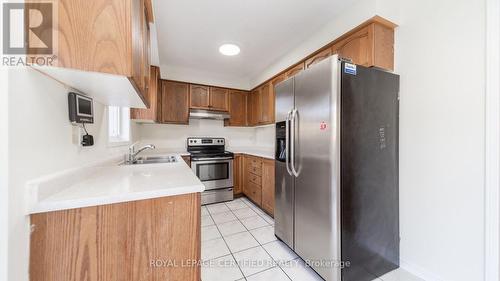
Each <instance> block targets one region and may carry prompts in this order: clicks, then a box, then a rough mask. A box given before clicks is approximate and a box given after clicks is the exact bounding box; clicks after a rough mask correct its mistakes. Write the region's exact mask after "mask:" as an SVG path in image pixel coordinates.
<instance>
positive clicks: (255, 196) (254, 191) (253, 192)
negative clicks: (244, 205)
mask: <svg viewBox="0 0 500 281" xmlns="http://www.w3.org/2000/svg"><path fill="white" fill-rule="evenodd" d="M246 191H247V194H246V196H248V197H250V199H252V201H254V202H255V203H256V204H257V205H259V206H260V204H261V203H262V188H261V187H260V186H259V185H256V184H254V183H253V182H250V181H248V182H247V186H246Z"/></svg>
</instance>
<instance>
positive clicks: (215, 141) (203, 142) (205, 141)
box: [187, 138, 226, 146]
mask: <svg viewBox="0 0 500 281" xmlns="http://www.w3.org/2000/svg"><path fill="white" fill-rule="evenodd" d="M225 144H226V141H225V139H223V138H188V139H187V145H188V146H211V145H225Z"/></svg>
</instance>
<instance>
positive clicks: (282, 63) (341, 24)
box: [250, 0, 377, 88]
mask: <svg viewBox="0 0 500 281" xmlns="http://www.w3.org/2000/svg"><path fill="white" fill-rule="evenodd" d="M376 3H377V2H376V1H373V0H358V1H357V2H356V3H355V4H354V5H353V6H351V7H350V8H348V9H346V10H344V11H342V13H341V14H339V15H335V16H332V21H331V22H329V23H328V24H326V25H325V26H324V27H323V28H321V29H320V30H318V32H316V33H314V34H311V37H309V38H307V40H304V41H303V43H302V44H300V45H298V46H297V47H295V48H294V49H293V50H291V51H290V52H288V53H287V54H286V55H285V56H283V57H282V58H281V59H279V60H278V61H276V62H275V63H274V64H272V65H270V66H269V67H268V68H267V69H264V70H263V71H261V72H260V73H259V75H257V76H256V77H250V78H251V79H250V85H251V86H252V88H253V87H255V86H257V85H259V84H260V83H262V82H264V81H266V80H267V79H269V78H271V77H272V76H274V75H276V74H277V73H279V72H280V71H282V70H284V69H286V68H288V67H290V66H292V65H294V64H295V63H297V62H299V61H300V60H302V59H304V58H305V57H307V56H308V55H310V54H311V53H313V52H314V51H317V50H318V49H320V48H321V47H323V46H325V45H326V44H328V43H330V42H332V41H333V40H334V39H335V38H338V37H340V36H341V35H342V34H344V33H346V32H347V31H349V30H351V29H353V28H354V27H356V26H358V25H360V24H361V23H363V22H364V21H366V20H368V19H370V18H371V17H373V16H374V15H375V11H376Z"/></svg>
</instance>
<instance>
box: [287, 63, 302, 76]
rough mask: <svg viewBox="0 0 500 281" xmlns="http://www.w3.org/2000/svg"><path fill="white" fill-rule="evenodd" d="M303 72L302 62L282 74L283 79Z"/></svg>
mask: <svg viewBox="0 0 500 281" xmlns="http://www.w3.org/2000/svg"><path fill="white" fill-rule="evenodd" d="M302 70H304V62H300V63H298V64H296V65H295V66H293V67H292V68H290V69H289V70H288V71H286V72H285V73H284V75H285V78H290V77H292V76H294V75H296V74H298V73H299V72H301V71H302Z"/></svg>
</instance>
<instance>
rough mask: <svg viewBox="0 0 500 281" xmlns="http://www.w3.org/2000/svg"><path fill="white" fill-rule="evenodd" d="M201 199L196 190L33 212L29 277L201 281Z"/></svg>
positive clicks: (35, 280)
mask: <svg viewBox="0 0 500 281" xmlns="http://www.w3.org/2000/svg"><path fill="white" fill-rule="evenodd" d="M200 203H201V202H200V193H191V194H185V195H177V196H169V197H163V198H156V199H148V200H140V201H132V202H125V203H117V204H109V205H102V206H94V207H86V208H78V209H71V210H63V211H55V212H47V213H40V214H33V215H31V217H30V218H31V225H32V229H33V231H32V233H31V244H30V268H29V272H30V280H32V281H69V280H75V281H76V280H87V281H109V280H125V281H138V280H141V281H149V280H168V281H177V280H189V281H199V280H200V278H201V277H200V267H199V266H198V264H197V261H199V260H200V258H201V253H200V249H201V243H200V240H201V227H200V225H201V222H200V218H201V217H200V216H201V212H200ZM188 262H193V263H194V264H192V265H189V264H188Z"/></svg>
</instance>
